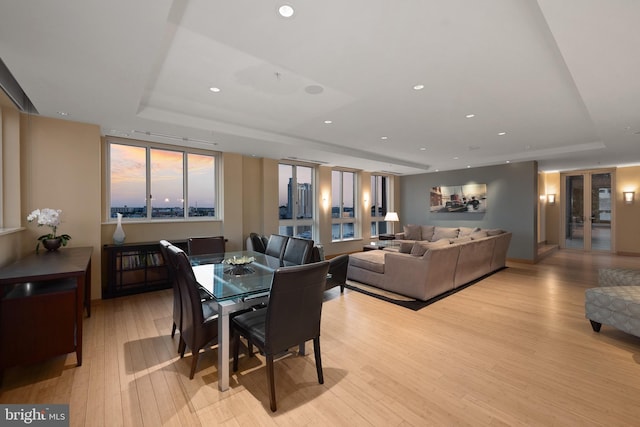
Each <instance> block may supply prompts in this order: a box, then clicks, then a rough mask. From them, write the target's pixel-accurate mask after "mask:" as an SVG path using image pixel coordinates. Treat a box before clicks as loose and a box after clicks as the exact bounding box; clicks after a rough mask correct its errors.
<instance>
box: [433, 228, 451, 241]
mask: <svg viewBox="0 0 640 427" xmlns="http://www.w3.org/2000/svg"><path fill="white" fill-rule="evenodd" d="M456 237H458V228H452V227H436V228H435V231H434V233H433V237H432V238H431V241H432V242H435V241H438V240H440V239H455V238H456Z"/></svg>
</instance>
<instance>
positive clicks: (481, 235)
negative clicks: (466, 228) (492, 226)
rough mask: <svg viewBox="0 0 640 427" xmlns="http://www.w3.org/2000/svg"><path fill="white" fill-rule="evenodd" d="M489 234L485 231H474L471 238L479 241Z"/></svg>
mask: <svg viewBox="0 0 640 427" xmlns="http://www.w3.org/2000/svg"><path fill="white" fill-rule="evenodd" d="M487 236H488V234H487V232H486V231H485V230H480V231H474V232H473V233H471V234H470V235H469V237H471V239H472V240H478V239H482V238H485V237H487Z"/></svg>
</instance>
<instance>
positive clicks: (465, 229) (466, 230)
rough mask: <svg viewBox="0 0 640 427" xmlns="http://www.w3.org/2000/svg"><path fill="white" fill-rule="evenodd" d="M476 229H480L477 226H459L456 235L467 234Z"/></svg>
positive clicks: (462, 235)
mask: <svg viewBox="0 0 640 427" xmlns="http://www.w3.org/2000/svg"><path fill="white" fill-rule="evenodd" d="M476 231H480V229H479V228H478V227H460V231H459V232H458V237H464V236H469V235H470V234H471V233H475V232H476Z"/></svg>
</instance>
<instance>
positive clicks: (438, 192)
mask: <svg viewBox="0 0 640 427" xmlns="http://www.w3.org/2000/svg"><path fill="white" fill-rule="evenodd" d="M429 206H430V209H429V210H430V212H437V213H440V212H442V213H462V212H467V213H484V212H486V211H487V184H466V185H451V186H441V187H431V192H430V205H429Z"/></svg>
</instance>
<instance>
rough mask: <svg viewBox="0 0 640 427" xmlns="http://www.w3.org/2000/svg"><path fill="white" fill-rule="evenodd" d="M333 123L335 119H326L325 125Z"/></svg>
mask: <svg viewBox="0 0 640 427" xmlns="http://www.w3.org/2000/svg"><path fill="white" fill-rule="evenodd" d="M331 123H333V120H325V121H324V124H325V125H330V124H331Z"/></svg>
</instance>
